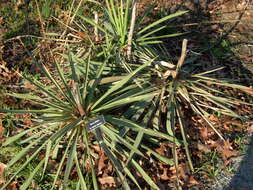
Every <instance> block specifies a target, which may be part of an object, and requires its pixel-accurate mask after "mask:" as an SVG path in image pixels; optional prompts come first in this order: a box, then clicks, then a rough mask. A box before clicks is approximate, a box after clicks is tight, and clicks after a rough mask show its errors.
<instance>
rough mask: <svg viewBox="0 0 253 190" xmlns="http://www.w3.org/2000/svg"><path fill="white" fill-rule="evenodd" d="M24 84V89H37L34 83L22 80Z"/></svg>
mask: <svg viewBox="0 0 253 190" xmlns="http://www.w3.org/2000/svg"><path fill="white" fill-rule="evenodd" d="M24 86H25V88H26V89H29V90H36V89H37V87H36V86H35V85H33V84H31V83H30V82H28V81H25V82H24Z"/></svg>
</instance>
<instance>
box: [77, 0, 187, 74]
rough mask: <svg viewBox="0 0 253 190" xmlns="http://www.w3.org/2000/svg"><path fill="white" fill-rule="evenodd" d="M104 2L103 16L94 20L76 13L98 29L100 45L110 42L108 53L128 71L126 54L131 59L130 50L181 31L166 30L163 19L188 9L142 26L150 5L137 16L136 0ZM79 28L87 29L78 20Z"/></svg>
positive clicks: (129, 69) (159, 40)
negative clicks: (109, 51) (171, 31)
mask: <svg viewBox="0 0 253 190" xmlns="http://www.w3.org/2000/svg"><path fill="white" fill-rule="evenodd" d="M97 4H99V3H97ZM105 4H106V6H105V7H104V6H103V4H100V6H101V9H102V10H103V12H102V15H103V16H102V17H101V18H99V20H97V21H96V20H95V21H94V19H91V18H88V17H87V16H83V15H81V14H79V15H78V16H79V17H80V18H81V20H83V21H85V22H86V23H88V24H90V25H91V26H93V27H94V28H95V29H96V30H98V31H99V32H98V34H97V35H98V36H99V38H100V41H103V42H104V43H102V46H104V45H103V44H105V46H107V45H108V44H110V43H111V46H112V48H111V54H112V55H114V57H115V58H116V63H117V64H120V65H122V66H123V67H124V68H125V69H126V70H127V71H131V66H130V65H129V64H128V63H127V62H126V61H125V60H126V57H128V59H131V58H130V57H131V56H130V55H131V53H132V52H135V51H137V50H138V51H141V50H142V48H144V47H147V46H148V45H151V44H152V45H154V44H159V43H162V41H161V40H162V39H164V38H169V37H174V36H179V35H182V34H183V33H180V32H178V33H172V34H171V33H169V32H168V30H167V25H166V24H164V23H165V22H166V21H168V20H170V19H173V18H176V17H178V16H181V15H183V14H185V13H187V11H180V12H176V13H174V14H170V15H168V16H165V17H163V18H161V19H159V20H156V21H154V22H152V23H150V24H148V25H146V26H145V23H144V21H145V22H146V19H147V15H148V14H149V13H150V11H151V10H152V6H151V7H149V8H147V9H145V11H144V14H143V15H141V16H139V15H138V16H137V13H136V9H137V8H136V6H137V5H136V4H137V1H132V0H126V1H116V0H105ZM79 28H80V30H82V31H83V30H84V31H83V32H84V33H87V31H85V29H84V27H82V26H81V24H80V25H79ZM92 43H93V42H92ZM96 48H98V46H96ZM98 55H100V53H98Z"/></svg>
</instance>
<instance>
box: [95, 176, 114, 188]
mask: <svg viewBox="0 0 253 190" xmlns="http://www.w3.org/2000/svg"><path fill="white" fill-rule="evenodd" d="M98 181H99V182H100V183H101V185H104V184H108V185H111V186H115V184H116V180H115V178H114V177H111V176H106V177H101V178H98Z"/></svg>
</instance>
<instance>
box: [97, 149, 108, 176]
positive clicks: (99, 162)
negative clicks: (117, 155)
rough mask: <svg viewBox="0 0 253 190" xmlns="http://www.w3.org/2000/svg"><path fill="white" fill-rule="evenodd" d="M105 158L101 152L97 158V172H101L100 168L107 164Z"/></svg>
mask: <svg viewBox="0 0 253 190" xmlns="http://www.w3.org/2000/svg"><path fill="white" fill-rule="evenodd" d="M106 160H107V158H106V156H105V154H104V152H102V153H101V155H100V157H99V160H98V174H101V173H102V170H103V169H104V168H105V166H107V164H106V163H105V161H106Z"/></svg>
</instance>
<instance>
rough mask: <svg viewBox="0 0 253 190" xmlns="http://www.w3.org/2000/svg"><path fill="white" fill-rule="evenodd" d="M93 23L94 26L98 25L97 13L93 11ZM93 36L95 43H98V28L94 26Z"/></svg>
mask: <svg viewBox="0 0 253 190" xmlns="http://www.w3.org/2000/svg"><path fill="white" fill-rule="evenodd" d="M93 13H94V21H95V23H96V24H98V12H97V11H94V12H93ZM94 35H95V41H96V42H98V41H99V36H98V28H97V27H96V26H95V29H94Z"/></svg>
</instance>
